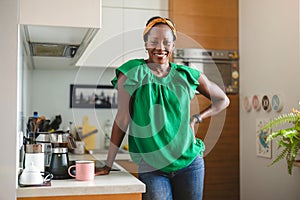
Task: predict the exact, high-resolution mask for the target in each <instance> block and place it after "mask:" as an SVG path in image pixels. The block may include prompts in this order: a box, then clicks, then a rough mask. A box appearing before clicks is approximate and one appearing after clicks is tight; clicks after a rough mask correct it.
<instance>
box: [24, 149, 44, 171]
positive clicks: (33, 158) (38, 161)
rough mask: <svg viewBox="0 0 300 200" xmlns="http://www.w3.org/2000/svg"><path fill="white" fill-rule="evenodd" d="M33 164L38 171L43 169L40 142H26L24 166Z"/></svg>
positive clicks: (42, 153) (42, 154)
mask: <svg viewBox="0 0 300 200" xmlns="http://www.w3.org/2000/svg"><path fill="white" fill-rule="evenodd" d="M31 164H33V165H34V166H35V167H36V168H37V169H38V170H39V171H40V172H43V171H45V164H44V152H43V148H42V145H41V144H26V146H25V159H24V167H25V168H26V167H28V166H30V165H31Z"/></svg>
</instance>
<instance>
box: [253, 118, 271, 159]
mask: <svg viewBox="0 0 300 200" xmlns="http://www.w3.org/2000/svg"><path fill="white" fill-rule="evenodd" d="M268 121H269V119H256V155H257V156H260V157H264V158H272V154H271V153H272V152H271V151H272V142H267V136H268V135H269V134H270V132H271V130H270V129H268V130H262V127H263V126H264V125H265V124H266V123H267V122H268Z"/></svg>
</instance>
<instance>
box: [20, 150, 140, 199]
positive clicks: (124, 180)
mask: <svg viewBox="0 0 300 200" xmlns="http://www.w3.org/2000/svg"><path fill="white" fill-rule="evenodd" d="M123 156H124V155H123ZM94 157H95V158H97V159H100V160H105V159H104V158H106V155H105V156H103V155H97V154H96V155H94ZM69 158H70V160H91V156H90V155H88V154H85V155H72V154H71V155H70V156H69ZM115 165H117V164H116V163H115ZM117 166H118V167H119V168H120V169H121V171H111V172H110V174H109V175H104V176H96V177H95V179H94V180H93V181H76V180H75V179H66V180H52V181H51V186H45V187H23V188H20V187H18V188H17V197H39V196H40V197H42V196H74V195H101V194H124V193H143V192H145V185H144V184H143V183H142V182H141V181H139V180H138V179H137V178H135V177H134V176H133V175H131V174H130V173H129V172H127V171H126V170H124V169H123V168H122V167H120V166H119V165H117Z"/></svg>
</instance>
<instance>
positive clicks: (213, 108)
mask: <svg viewBox="0 0 300 200" xmlns="http://www.w3.org/2000/svg"><path fill="white" fill-rule="evenodd" d="M198 82H199V86H198V87H197V90H198V91H199V92H200V94H202V95H204V96H205V97H206V98H208V99H210V100H211V102H212V104H211V105H210V106H209V107H208V108H206V109H205V110H203V111H202V112H201V113H199V114H198V116H199V118H198V119H197V118H193V119H192V121H193V122H194V123H195V122H197V121H199V120H201V119H205V118H208V117H211V116H214V115H216V114H218V113H219V112H221V111H222V110H224V109H225V108H227V107H228V105H229V103H230V101H229V99H228V97H227V96H226V94H225V93H224V91H223V90H222V89H221V88H220V87H219V86H218V85H216V84H215V83H214V82H212V81H210V80H208V78H207V77H206V76H205V75H204V74H201V75H200V77H199V79H198Z"/></svg>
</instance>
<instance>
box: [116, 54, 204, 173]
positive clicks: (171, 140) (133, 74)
mask: <svg viewBox="0 0 300 200" xmlns="http://www.w3.org/2000/svg"><path fill="white" fill-rule="evenodd" d="M170 64H171V70H170V72H169V74H168V75H167V76H166V77H163V78H160V77H157V76H155V75H154V74H153V73H152V72H151V71H150V69H149V68H148V66H147V64H146V62H145V61H144V60H143V59H134V60H130V61H128V62H126V63H125V64H123V65H122V66H121V67H119V68H118V69H116V77H115V78H114V79H113V80H112V84H113V85H114V86H115V87H117V80H118V77H119V75H120V73H123V74H124V75H125V76H126V77H127V79H126V81H125V83H124V88H125V90H126V91H127V92H128V93H129V94H130V95H131V96H132V97H133V99H134V101H133V105H132V112H131V118H132V120H131V122H130V126H129V136H128V144H129V152H130V155H131V158H132V160H133V161H134V162H135V163H136V164H139V163H140V161H141V160H142V159H143V160H144V161H145V162H147V163H148V164H149V165H151V166H152V167H154V168H156V169H160V170H162V171H165V172H174V171H177V170H179V169H182V168H184V167H186V166H188V165H189V164H190V163H191V162H192V161H193V160H194V159H195V157H196V156H197V155H201V156H202V155H203V151H204V149H205V146H204V144H203V142H202V141H201V140H200V139H198V138H195V137H194V133H193V131H192V129H191V127H190V100H191V99H192V98H193V97H194V95H195V90H196V88H197V86H198V85H199V83H198V78H199V76H200V72H199V71H197V70H195V69H192V68H189V67H187V66H183V65H177V64H174V63H170Z"/></svg>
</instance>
